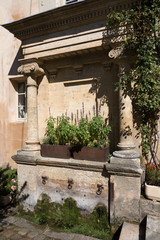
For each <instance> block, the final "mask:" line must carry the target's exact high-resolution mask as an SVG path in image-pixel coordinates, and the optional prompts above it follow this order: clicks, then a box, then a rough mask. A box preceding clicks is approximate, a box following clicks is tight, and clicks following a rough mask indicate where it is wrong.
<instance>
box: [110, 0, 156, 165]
mask: <svg viewBox="0 0 160 240" xmlns="http://www.w3.org/2000/svg"><path fill="white" fill-rule="evenodd" d="M159 16H160V4H159V0H150V1H148V0H142V1H141V0H139V1H137V4H136V6H135V7H133V8H132V9H129V10H126V11H124V10H123V11H121V12H110V14H109V15H108V17H107V28H108V29H115V31H114V32H118V33H120V32H121V33H122V35H123V34H124V35H125V36H126V38H125V39H124V41H123V43H122V49H123V50H122V53H121V57H123V56H126V55H128V56H129V55H130V56H132V60H133V56H134V58H135V61H134V64H133V63H132V66H131V69H130V70H129V71H128V72H127V73H124V74H123V75H122V77H121V79H120V82H119V83H117V86H118V89H122V90H123V91H124V94H127V95H129V96H130V97H131V99H132V103H133V106H134V113H135V116H136V117H137V118H138V119H137V125H138V129H139V133H140V134H141V139H142V140H141V146H142V153H143V156H144V157H145V159H147V160H148V161H150V160H149V158H150V156H151V159H152V160H153V161H154V163H155V164H156V166H157V167H158V162H159V161H158V158H157V147H158V142H157V139H158V138H157V135H158V126H157V122H158V119H159V115H158V114H159V112H160V75H159V72H160V66H159V63H160V61H159V60H160V59H159V57H160V54H159V53H160V41H159V40H160V31H159V30H160V22H159Z"/></svg>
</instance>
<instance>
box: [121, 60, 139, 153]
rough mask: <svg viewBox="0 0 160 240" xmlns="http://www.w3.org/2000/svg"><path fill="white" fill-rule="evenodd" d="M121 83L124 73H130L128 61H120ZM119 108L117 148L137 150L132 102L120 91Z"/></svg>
mask: <svg viewBox="0 0 160 240" xmlns="http://www.w3.org/2000/svg"><path fill="white" fill-rule="evenodd" d="M118 65H119V81H120V80H121V77H122V75H123V74H124V73H126V72H128V70H129V64H128V63H127V61H126V59H120V60H119V61H118ZM119 107H120V142H119V143H118V145H117V147H118V148H119V149H120V150H130V149H134V148H135V144H134V141H133V136H132V132H133V112H132V101H131V99H130V97H129V96H128V95H127V94H126V93H125V92H124V91H123V90H122V89H120V90H119Z"/></svg>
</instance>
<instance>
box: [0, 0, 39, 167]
mask: <svg viewBox="0 0 160 240" xmlns="http://www.w3.org/2000/svg"><path fill="white" fill-rule="evenodd" d="M37 12H39V9H38V0H32V1H31V0H26V1H21V0H14V1H12V0H5V1H3V0H1V1H0V24H4V23H7V22H11V21H15V20H18V19H20V18H24V17H27V16H29V15H31V14H35V13H37ZM20 46H21V41H19V40H18V39H16V38H15V37H14V36H13V34H11V33H10V32H9V31H7V30H6V29H4V28H3V27H1V26H0V65H1V68H0V165H6V164H7V163H9V165H11V166H12V167H15V166H16V165H15V163H14V161H12V160H11V156H12V155H13V154H15V153H16V151H17V149H21V148H22V146H23V145H24V141H25V136H26V123H25V121H23V122H22V121H18V119H17V92H16V83H11V81H10V80H9V76H8V75H11V74H12V75H15V74H17V71H16V70H17V67H18V65H17V63H15V62H16V59H17V56H20V53H19V49H20Z"/></svg>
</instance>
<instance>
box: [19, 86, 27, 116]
mask: <svg viewBox="0 0 160 240" xmlns="http://www.w3.org/2000/svg"><path fill="white" fill-rule="evenodd" d="M18 118H20V119H24V118H26V83H25V82H19V83H18Z"/></svg>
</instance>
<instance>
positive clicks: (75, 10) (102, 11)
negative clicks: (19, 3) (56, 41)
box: [2, 0, 136, 40]
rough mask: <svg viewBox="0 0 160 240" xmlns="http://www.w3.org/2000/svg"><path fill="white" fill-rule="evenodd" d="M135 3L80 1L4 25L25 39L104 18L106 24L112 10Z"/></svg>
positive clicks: (16, 35)
mask: <svg viewBox="0 0 160 240" xmlns="http://www.w3.org/2000/svg"><path fill="white" fill-rule="evenodd" d="M135 4H136V0H121V1H118V0H115V1H111V0H110V1H109V0H108V1H106V0H99V1H98V4H97V0H88V1H82V2H81V1H80V2H77V3H76V4H70V5H66V6H62V7H61V8H56V9H52V10H50V11H47V12H43V13H40V14H36V15H33V16H30V17H27V18H24V19H21V20H18V21H15V22H12V23H8V24H4V25H2V26H3V27H5V28H6V29H7V30H9V31H10V32H11V33H13V34H14V35H15V37H17V38H18V39H21V40H24V39H29V38H32V37H37V36H41V35H45V34H49V33H53V32H56V31H60V30H64V29H68V28H71V27H73V26H78V25H79V26H80V25H83V24H86V23H93V22H97V21H98V20H104V24H105V23H106V16H107V14H108V13H109V12H110V11H121V10H125V9H129V8H131V7H133V6H134V5H135Z"/></svg>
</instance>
